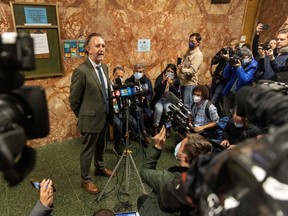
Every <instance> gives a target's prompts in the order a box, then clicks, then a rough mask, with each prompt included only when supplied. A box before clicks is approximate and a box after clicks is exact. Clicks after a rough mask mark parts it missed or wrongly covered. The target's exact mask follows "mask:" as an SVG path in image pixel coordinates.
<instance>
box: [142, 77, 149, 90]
mask: <svg viewBox="0 0 288 216" xmlns="http://www.w3.org/2000/svg"><path fill="white" fill-rule="evenodd" d="M140 84H141V87H142V89H143V91H144V92H147V91H148V90H149V88H148V84H147V82H146V79H145V77H143V76H142V77H141V78H140Z"/></svg>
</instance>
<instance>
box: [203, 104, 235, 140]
mask: <svg viewBox="0 0 288 216" xmlns="http://www.w3.org/2000/svg"><path fill="white" fill-rule="evenodd" d="M211 104H212V102H211V101H210V100H208V102H207V103H206V107H205V115H206V116H207V117H208V118H209V119H211V117H210V112H209V107H210V105H211ZM228 121H229V117H228V116H226V115H225V116H222V117H220V118H219V121H218V123H217V126H216V133H217V138H216V139H215V140H214V141H216V142H217V141H218V142H220V141H222V136H223V130H224V128H225V126H226V124H227V122H228Z"/></svg>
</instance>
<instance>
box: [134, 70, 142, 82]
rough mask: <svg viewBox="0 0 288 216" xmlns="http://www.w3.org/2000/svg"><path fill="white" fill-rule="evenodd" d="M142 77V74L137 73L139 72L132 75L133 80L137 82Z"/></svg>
mask: <svg viewBox="0 0 288 216" xmlns="http://www.w3.org/2000/svg"><path fill="white" fill-rule="evenodd" d="M142 76H143V74H142V73H139V72H136V73H135V74H134V77H135V79H137V80H139V79H140V78H141V77H142Z"/></svg>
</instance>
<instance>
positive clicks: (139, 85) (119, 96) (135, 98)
mask: <svg viewBox="0 0 288 216" xmlns="http://www.w3.org/2000/svg"><path fill="white" fill-rule="evenodd" d="M142 78H143V79H142ZM142 78H141V79H140V80H139V82H135V83H132V82H128V83H126V84H122V81H121V79H120V78H116V80H115V82H116V84H115V85H113V91H112V98H113V99H114V98H116V101H117V106H118V109H123V108H124V107H125V106H130V105H131V104H139V103H141V97H142V96H145V94H146V92H147V91H148V85H147V83H146V80H145V78H144V77H142ZM139 97H140V100H139ZM114 105H115V104H114ZM114 107H115V106H114Z"/></svg>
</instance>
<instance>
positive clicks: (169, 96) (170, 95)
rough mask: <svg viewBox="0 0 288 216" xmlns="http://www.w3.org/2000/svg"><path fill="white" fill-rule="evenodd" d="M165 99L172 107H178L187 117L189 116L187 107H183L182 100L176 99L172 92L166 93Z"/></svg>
mask: <svg viewBox="0 0 288 216" xmlns="http://www.w3.org/2000/svg"><path fill="white" fill-rule="evenodd" d="M166 97H167V99H168V100H169V101H170V102H171V103H172V104H174V105H176V106H178V107H180V108H181V109H183V110H184V111H185V113H186V114H187V115H190V114H191V112H190V110H189V108H188V107H187V106H185V105H184V104H183V103H182V100H181V99H179V98H178V97H176V95H174V94H173V93H172V92H170V91H168V92H167V94H166Z"/></svg>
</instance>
